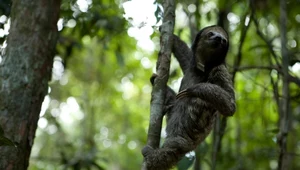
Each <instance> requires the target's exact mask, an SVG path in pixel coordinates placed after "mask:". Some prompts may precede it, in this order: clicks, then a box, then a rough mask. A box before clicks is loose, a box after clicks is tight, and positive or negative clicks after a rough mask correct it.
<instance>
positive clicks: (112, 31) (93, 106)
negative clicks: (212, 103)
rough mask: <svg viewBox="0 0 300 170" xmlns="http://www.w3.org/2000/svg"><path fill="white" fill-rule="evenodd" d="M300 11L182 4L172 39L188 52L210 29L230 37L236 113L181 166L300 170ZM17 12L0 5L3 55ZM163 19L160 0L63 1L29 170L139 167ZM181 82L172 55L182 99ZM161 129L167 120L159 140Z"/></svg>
mask: <svg viewBox="0 0 300 170" xmlns="http://www.w3.org/2000/svg"><path fill="white" fill-rule="evenodd" d="M282 1H283V0H282ZM283 4H284V5H286V8H283V7H282V6H283ZM299 5H300V1H299V0H293V1H291V0H286V1H283V2H281V3H280V1H279V0H278V1H271V0H250V1H235V0H228V1H223V0H188V1H176V12H175V14H176V15H175V27H174V34H176V35H177V36H179V37H180V38H181V39H182V40H184V41H185V42H186V43H187V44H188V45H191V44H192V41H193V40H194V38H195V35H196V34H197V32H198V31H199V30H200V29H201V28H204V27H206V26H209V25H222V27H224V29H225V30H227V32H228V34H229V37H230V46H229V51H228V55H227V59H226V64H227V67H228V69H229V72H230V73H231V75H232V76H233V82H234V88H235V93H236V105H237V110H236V113H235V115H234V116H233V117H231V118H229V119H224V118H223V117H219V119H218V121H217V122H216V125H215V127H214V131H213V132H212V133H211V134H210V135H209V136H208V137H207V138H206V140H205V141H204V142H202V143H201V144H200V145H199V146H198V148H197V149H196V150H195V151H194V152H190V153H189V154H187V155H186V157H185V158H184V159H183V160H182V161H181V162H180V163H179V164H178V166H177V167H175V168H174V169H176V168H177V169H179V170H184V169H188V168H189V169H195V170H196V169H197V168H198V169H246V170H248V169H249V170H252V169H272V170H275V169H278V167H279V166H281V163H287V164H285V165H286V169H291V170H292V169H299V168H300V162H299V161H297V160H299V158H300V137H299V131H300V90H299V87H300V51H299V50H300V47H299V43H300V29H298V28H299V27H300V12H299ZM10 8H11V3H10V1H1V2H0V42H1V43H2V45H1V48H2V49H5V47H6V45H7V44H6V38H7V35H8V34H9V25H10V15H12V14H11V13H10ZM163 12H164V11H163V8H162V1H160V0H157V1H155V0H144V1H141V0H132V1H122V0H115V1H110V0H101V1H92V0H76V1H67V0H62V2H61V6H60V16H59V19H58V23H57V26H58V31H59V37H58V41H57V45H56V49H55V57H54V61H53V68H52V78H51V81H50V82H49V88H48V94H47V95H46V97H45V99H44V102H43V104H42V108H41V112H40V118H39V120H38V129H37V131H36V137H35V140H34V145H33V148H32V151H31V156H30V163H29V168H28V169H30V170H48V169H49V170H53V169H108V170H119V169H120V170H132V169H140V168H141V165H142V162H143V156H142V154H141V149H142V148H143V146H144V145H145V144H146V140H147V130H148V123H149V116H150V98H151V90H152V86H151V83H150V81H149V78H150V77H151V75H152V73H153V72H155V68H156V61H157V56H158V52H159V49H160V31H159V27H160V26H161V24H162V16H163ZM284 14H286V15H285V16H284ZM283 21H284V22H283ZM1 61H2V55H1V56H0V64H1ZM182 75H183V74H182V71H181V70H180V67H179V64H178V62H177V61H176V60H175V59H174V57H172V59H171V67H170V76H169V81H168V85H169V86H170V87H172V88H173V89H174V90H175V91H176V92H177V91H178V88H179V85H180V82H181V79H182ZM0 107H1V106H0ZM164 128H165V122H164V125H163V130H162V141H163V140H164V137H165V136H166V134H165V131H164V130H165V129H164ZM0 135H2V134H0ZM283 141H284V142H285V143H283ZM281 156H282V157H284V158H281ZM283 159H284V161H282V160H283Z"/></svg>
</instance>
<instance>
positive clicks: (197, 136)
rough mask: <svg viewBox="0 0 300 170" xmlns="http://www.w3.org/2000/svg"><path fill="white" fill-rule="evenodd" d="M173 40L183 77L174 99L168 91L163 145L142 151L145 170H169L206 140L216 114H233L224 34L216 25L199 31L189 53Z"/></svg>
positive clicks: (177, 40) (226, 43) (226, 40)
mask: <svg viewBox="0 0 300 170" xmlns="http://www.w3.org/2000/svg"><path fill="white" fill-rule="evenodd" d="M173 38H174V39H173V40H174V46H173V53H174V55H175V57H176V58H177V60H178V61H179V64H180V66H181V68H182V70H183V73H184V77H183V79H182V82H181V86H180V90H179V91H180V92H179V94H178V95H177V96H175V92H174V91H173V90H172V89H170V88H168V91H167V96H166V104H165V105H166V109H164V111H165V112H167V127H166V132H167V137H166V139H165V142H164V144H163V146H162V147H161V148H159V149H153V148H151V147H150V146H145V147H144V149H143V150H142V153H143V155H144V157H145V161H146V164H147V169H148V170H167V169H170V168H171V167H172V166H174V165H175V164H176V163H177V162H178V161H179V160H180V159H181V158H182V157H183V156H184V155H185V154H186V153H187V152H189V151H192V150H194V149H195V148H196V147H197V145H198V144H200V143H201V142H202V141H203V140H204V139H205V138H206V136H207V135H208V134H209V133H210V131H211V130H212V128H213V126H214V122H215V118H216V115H217V114H218V113H221V114H223V115H225V116H232V115H233V114H234V112H235V96H234V89H233V86H232V81H231V76H230V74H229V73H228V71H227V68H226V66H225V57H226V54H227V51H228V46H229V39H228V35H227V33H226V31H224V29H223V28H221V27H218V26H210V27H206V28H204V29H202V30H201V31H200V32H199V33H198V34H197V36H196V38H195V40H194V43H193V45H192V48H191V50H190V49H189V48H188V47H187V45H186V44H185V43H184V42H183V41H181V40H180V39H179V38H178V37H177V36H175V35H174V36H173ZM154 78H155V75H154V76H153V77H152V78H151V82H152V83H153V80H154Z"/></svg>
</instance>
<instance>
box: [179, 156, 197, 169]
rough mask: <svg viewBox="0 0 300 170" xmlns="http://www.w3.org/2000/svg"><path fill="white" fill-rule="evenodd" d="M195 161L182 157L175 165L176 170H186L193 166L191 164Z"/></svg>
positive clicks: (193, 158) (192, 158)
mask: <svg viewBox="0 0 300 170" xmlns="http://www.w3.org/2000/svg"><path fill="white" fill-rule="evenodd" d="M194 160H195V157H194V156H193V157H191V158H188V157H186V156H185V157H183V158H182V159H181V160H180V161H179V162H178V164H177V169H178V170H187V169H189V168H190V167H191V165H193V162H194Z"/></svg>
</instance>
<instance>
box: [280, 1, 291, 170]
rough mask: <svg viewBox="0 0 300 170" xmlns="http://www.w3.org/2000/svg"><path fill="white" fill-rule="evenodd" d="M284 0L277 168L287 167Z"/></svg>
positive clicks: (284, 3)
mask: <svg viewBox="0 0 300 170" xmlns="http://www.w3.org/2000/svg"><path fill="white" fill-rule="evenodd" d="M286 24H287V14H286V1H285V0H280V40H281V56H282V72H283V83H282V100H281V104H280V109H279V112H280V121H279V122H280V131H279V134H278V144H279V147H280V154H279V160H278V169H279V170H285V169H288V164H289V162H288V155H287V154H286V153H287V135H288V130H289V118H290V109H289V80H288V77H289V73H288V67H289V57H288V50H287V47H286V44H287V40H286Z"/></svg>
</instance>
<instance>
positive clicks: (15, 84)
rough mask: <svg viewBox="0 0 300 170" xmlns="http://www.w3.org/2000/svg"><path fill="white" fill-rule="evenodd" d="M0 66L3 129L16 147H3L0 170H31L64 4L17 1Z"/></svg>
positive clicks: (47, 0)
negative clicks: (37, 130) (40, 115)
mask: <svg viewBox="0 0 300 170" xmlns="http://www.w3.org/2000/svg"><path fill="white" fill-rule="evenodd" d="M12 4H13V5H12V11H11V26H10V33H9V36H8V40H7V48H6V52H5V55H4V57H3V59H2V62H1V63H0V85H1V88H0V125H1V126H2V128H3V130H4V135H5V136H6V137H7V138H9V139H10V140H11V141H13V142H14V143H15V144H16V146H17V147H16V148H15V147H12V146H1V147H0V169H1V170H23V169H27V167H28V162H29V156H30V151H31V147H32V145H33V140H34V136H35V131H36V128H37V121H38V119H39V113H40V109H41V104H42V102H43V99H44V97H45V95H46V94H47V90H48V81H49V79H50V77H51V68H52V62H53V56H54V54H55V53H54V52H55V45H56V40H57V35H58V31H57V20H58V16H59V8H60V0H13V2H12Z"/></svg>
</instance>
